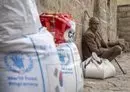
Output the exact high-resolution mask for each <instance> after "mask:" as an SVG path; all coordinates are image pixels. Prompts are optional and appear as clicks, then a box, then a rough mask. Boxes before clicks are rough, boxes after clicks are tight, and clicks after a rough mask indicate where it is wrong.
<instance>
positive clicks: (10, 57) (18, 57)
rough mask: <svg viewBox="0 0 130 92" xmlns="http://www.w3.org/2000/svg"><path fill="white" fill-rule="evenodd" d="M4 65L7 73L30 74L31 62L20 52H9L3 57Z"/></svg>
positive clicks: (27, 56) (29, 58)
mask: <svg viewBox="0 0 130 92" xmlns="http://www.w3.org/2000/svg"><path fill="white" fill-rule="evenodd" d="M4 61H5V65H6V67H7V69H8V70H9V71H12V72H15V73H20V74H23V73H26V72H30V71H31V70H32V68H33V62H32V59H31V57H30V56H29V55H27V54H24V53H21V52H10V53H8V54H7V55H6V56H5V57H4Z"/></svg>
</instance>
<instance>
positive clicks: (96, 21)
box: [89, 17, 99, 32]
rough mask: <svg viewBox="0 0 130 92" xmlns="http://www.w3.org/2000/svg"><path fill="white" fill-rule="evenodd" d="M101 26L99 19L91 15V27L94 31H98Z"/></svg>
mask: <svg viewBox="0 0 130 92" xmlns="http://www.w3.org/2000/svg"><path fill="white" fill-rule="evenodd" d="M98 26H99V19H98V18H96V17H91V18H90V19H89V27H90V28H91V30H92V31H93V32H96V31H97V29H98Z"/></svg>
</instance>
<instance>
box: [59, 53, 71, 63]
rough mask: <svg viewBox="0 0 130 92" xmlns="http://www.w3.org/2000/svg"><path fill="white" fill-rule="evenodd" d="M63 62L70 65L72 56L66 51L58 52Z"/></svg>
mask: <svg viewBox="0 0 130 92" xmlns="http://www.w3.org/2000/svg"><path fill="white" fill-rule="evenodd" d="M58 55H59V59H60V62H61V64H63V65H68V64H69V63H70V56H69V54H68V53H66V52H58Z"/></svg>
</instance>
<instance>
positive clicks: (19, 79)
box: [7, 76, 38, 87]
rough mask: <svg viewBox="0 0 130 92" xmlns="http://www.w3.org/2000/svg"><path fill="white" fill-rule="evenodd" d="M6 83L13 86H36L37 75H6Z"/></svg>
mask: <svg viewBox="0 0 130 92" xmlns="http://www.w3.org/2000/svg"><path fill="white" fill-rule="evenodd" d="M7 79H8V85H9V86H14V87H21V86H24V87H28V86H31V87H37V86H38V79H37V77H30V76H8V78H7Z"/></svg>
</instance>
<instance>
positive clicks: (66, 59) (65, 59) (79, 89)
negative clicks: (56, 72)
mask: <svg viewBox="0 0 130 92" xmlns="http://www.w3.org/2000/svg"><path fill="white" fill-rule="evenodd" d="M57 50H58V54H59V58H60V61H61V65H62V73H63V87H64V89H65V92H83V74H82V68H81V59H80V56H79V53H78V50H77V47H76V45H75V44H74V43H63V44H60V45H59V46H58V47H57Z"/></svg>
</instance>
